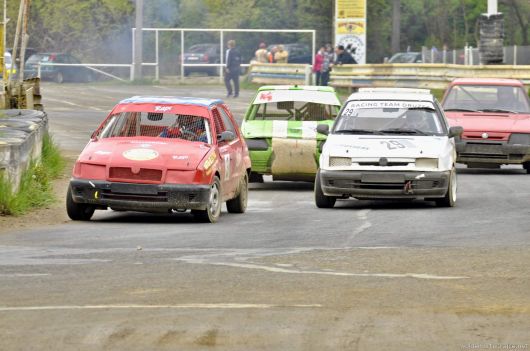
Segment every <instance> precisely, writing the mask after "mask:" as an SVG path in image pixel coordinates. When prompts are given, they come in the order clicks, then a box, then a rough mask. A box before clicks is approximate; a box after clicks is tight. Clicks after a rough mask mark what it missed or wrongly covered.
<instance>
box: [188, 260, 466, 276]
mask: <svg viewBox="0 0 530 351" xmlns="http://www.w3.org/2000/svg"><path fill="white" fill-rule="evenodd" d="M178 260H179V261H184V262H186V263H192V264H209V265H214V266H227V267H235V268H247V269H260V270H264V271H267V272H273V273H289V274H318V275H332V276H340V277H377V278H416V279H432V280H456V279H469V277H465V276H443V275H433V274H426V273H403V274H399V273H350V272H330V271H301V270H295V269H286V268H279V267H270V266H264V265H258V264H254V263H235V262H212V261H210V262H208V261H206V260H204V259H198V258H191V259H186V258H179V259H178Z"/></svg>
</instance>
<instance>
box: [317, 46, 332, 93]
mask: <svg viewBox="0 0 530 351" xmlns="http://www.w3.org/2000/svg"><path fill="white" fill-rule="evenodd" d="M323 56H324V60H323V61H322V67H321V68H320V85H323V86H327V85H328V82H329V71H330V70H331V63H332V62H333V49H332V47H331V44H327V45H326V48H325V50H324V55H323Z"/></svg>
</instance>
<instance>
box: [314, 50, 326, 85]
mask: <svg viewBox="0 0 530 351" xmlns="http://www.w3.org/2000/svg"><path fill="white" fill-rule="evenodd" d="M325 50H326V48H325V47H323V46H322V47H321V48H320V50H318V52H317V53H316V55H315V64H314V65H313V73H314V74H315V77H316V79H315V85H320V83H321V72H320V71H321V69H322V63H324V51H325Z"/></svg>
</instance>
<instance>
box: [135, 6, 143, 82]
mask: <svg viewBox="0 0 530 351" xmlns="http://www.w3.org/2000/svg"><path fill="white" fill-rule="evenodd" d="M143 17H144V1H143V0H136V30H135V31H134V79H135V80H136V79H142V62H143V55H142V53H143V47H142V37H143V27H144V24H143Z"/></svg>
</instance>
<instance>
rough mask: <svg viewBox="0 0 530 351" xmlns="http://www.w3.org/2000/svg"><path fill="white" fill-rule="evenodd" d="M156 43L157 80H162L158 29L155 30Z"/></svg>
mask: <svg viewBox="0 0 530 351" xmlns="http://www.w3.org/2000/svg"><path fill="white" fill-rule="evenodd" d="M155 35H156V36H155V43H156V50H155V54H156V67H155V80H156V81H160V59H159V55H158V29H157V30H156V31H155Z"/></svg>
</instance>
